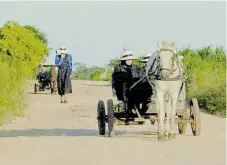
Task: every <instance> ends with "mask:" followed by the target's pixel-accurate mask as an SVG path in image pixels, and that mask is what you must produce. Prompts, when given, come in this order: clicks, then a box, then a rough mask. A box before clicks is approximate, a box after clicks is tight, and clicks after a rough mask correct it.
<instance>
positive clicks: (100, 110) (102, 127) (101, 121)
mask: <svg viewBox="0 0 227 165" xmlns="http://www.w3.org/2000/svg"><path fill="white" fill-rule="evenodd" d="M97 115H98V117H97V119H98V128H99V135H105V132H106V112H105V105H104V102H103V101H102V100H99V102H98V107H97Z"/></svg>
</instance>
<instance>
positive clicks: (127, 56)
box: [121, 50, 136, 61]
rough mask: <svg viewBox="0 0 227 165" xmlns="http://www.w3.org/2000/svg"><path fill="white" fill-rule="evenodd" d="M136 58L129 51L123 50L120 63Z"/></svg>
mask: <svg viewBox="0 0 227 165" xmlns="http://www.w3.org/2000/svg"><path fill="white" fill-rule="evenodd" d="M134 59H136V57H135V56H134V55H133V52H132V51H131V50H125V51H123V53H122V55H121V61H124V60H134Z"/></svg>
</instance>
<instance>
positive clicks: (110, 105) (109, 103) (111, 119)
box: [107, 99, 115, 137]
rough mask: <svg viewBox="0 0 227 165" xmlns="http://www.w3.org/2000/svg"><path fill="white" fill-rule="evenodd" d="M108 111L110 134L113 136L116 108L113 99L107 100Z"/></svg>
mask: <svg viewBox="0 0 227 165" xmlns="http://www.w3.org/2000/svg"><path fill="white" fill-rule="evenodd" d="M107 113H108V136H109V137H113V136H114V135H115V129H114V109H113V100H112V99H109V100H107Z"/></svg>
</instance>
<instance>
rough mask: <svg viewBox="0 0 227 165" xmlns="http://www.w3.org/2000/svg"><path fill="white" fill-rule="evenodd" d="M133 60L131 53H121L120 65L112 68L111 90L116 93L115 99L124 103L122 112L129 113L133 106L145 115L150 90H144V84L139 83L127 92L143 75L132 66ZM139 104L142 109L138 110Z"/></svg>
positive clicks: (135, 66) (138, 69)
mask: <svg viewBox="0 0 227 165" xmlns="http://www.w3.org/2000/svg"><path fill="white" fill-rule="evenodd" d="M135 59H136V58H135V57H134V55H133V52H132V51H130V50H125V51H123V54H122V58H121V59H120V60H121V63H120V64H119V65H117V66H115V67H114V72H113V73H112V88H114V89H115V91H116V96H117V99H118V100H120V101H123V102H124V104H123V105H124V111H125V112H126V113H131V112H132V109H133V108H134V105H136V106H137V108H138V109H139V111H140V112H141V113H145V112H146V111H147V109H148V106H147V100H148V98H149V97H151V95H152V88H150V89H147V88H146V89H144V84H143V82H141V83H139V84H137V85H136V86H135V87H134V88H133V89H132V90H131V91H130V90H129V89H130V87H131V86H132V85H133V84H134V83H135V82H137V81H138V80H140V79H141V78H142V77H143V76H144V74H145V72H144V70H143V69H142V68H141V67H139V66H137V65H135V64H133V61H134V60H135ZM141 103H142V108H141V109H140V108H139V104H141Z"/></svg>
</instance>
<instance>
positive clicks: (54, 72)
mask: <svg viewBox="0 0 227 165" xmlns="http://www.w3.org/2000/svg"><path fill="white" fill-rule="evenodd" d="M50 89H51V94H53V93H54V94H56V92H57V68H56V67H55V65H53V66H52V67H51V68H50Z"/></svg>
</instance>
